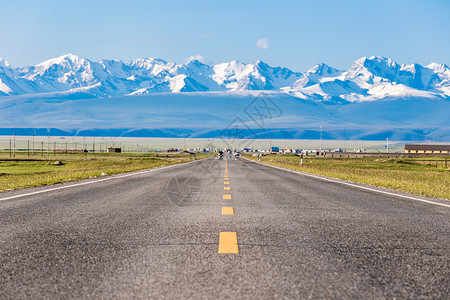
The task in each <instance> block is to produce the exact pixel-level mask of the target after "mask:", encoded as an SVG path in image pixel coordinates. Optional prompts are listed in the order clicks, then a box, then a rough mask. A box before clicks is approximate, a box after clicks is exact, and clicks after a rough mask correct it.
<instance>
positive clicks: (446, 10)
mask: <svg viewBox="0 0 450 300" xmlns="http://www.w3.org/2000/svg"><path fill="white" fill-rule="evenodd" d="M0 7H1V12H0V57H3V58H5V59H6V60H8V61H9V62H10V63H11V64H12V65H13V66H25V65H33V64H37V63H39V62H42V61H44V60H46V59H49V58H53V57H56V56H60V55H63V54H66V53H73V54H76V55H80V56H83V57H86V58H89V59H92V60H99V59H102V58H113V59H121V60H125V61H128V60H130V59H134V58H141V57H157V58H163V59H165V60H169V61H175V62H182V61H183V60H184V59H185V58H187V57H189V56H194V55H201V56H203V57H204V58H205V59H206V61H207V62H209V63H220V62H227V61H231V60H234V59H236V60H240V61H243V62H252V61H256V60H258V59H262V60H263V61H265V62H267V63H269V64H271V65H281V66H287V67H289V68H291V69H293V70H294V71H305V70H306V69H307V68H309V67H311V66H313V65H315V64H316V63H319V62H325V63H327V64H330V65H331V66H334V67H337V68H341V69H344V68H348V67H349V66H350V65H351V63H352V62H353V61H354V60H355V59H358V58H360V57H363V56H371V55H382V56H386V57H389V58H392V59H394V60H395V61H397V62H399V63H413V62H418V63H421V64H428V63H430V62H439V63H445V64H447V65H450V17H449V14H450V1H448V0H440V1H439V0H427V1H418V0H417V1H416V0H407V1H404V0H396V1H394V0H389V1H385V0H374V1H363V0H348V1H345V0H344V1H338V0H335V1H333V0H316V1H313V0H311V1H283V0H278V1H273V0H272V1H243V0H241V1H214V0H209V1H207V0H205V1H193V0H190V1H181V0H180V1H173V0H164V1H161V0H159V1H133V0H128V1H114V0H109V1H104V0H96V1H92V0H91V1H85V0H79V1H61V0H58V1H53V0H52V1H50V0H48V1H47V0H41V1H38V0H37V1H28V0H26V1H24V0H14V1H11V0H10V1H4V0H0ZM261 39H265V40H263V41H260V42H259V46H260V47H257V45H256V44H257V41H258V40H261Z"/></svg>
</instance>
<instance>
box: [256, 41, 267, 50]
mask: <svg viewBox="0 0 450 300" xmlns="http://www.w3.org/2000/svg"><path fill="white" fill-rule="evenodd" d="M256 47H258V48H260V49H269V47H270V44H269V40H268V39H260V40H257V41H256Z"/></svg>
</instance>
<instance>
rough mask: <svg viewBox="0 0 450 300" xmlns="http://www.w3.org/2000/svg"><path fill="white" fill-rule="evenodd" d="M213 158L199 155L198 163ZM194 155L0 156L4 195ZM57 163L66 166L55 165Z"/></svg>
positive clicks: (132, 169)
mask: <svg viewBox="0 0 450 300" xmlns="http://www.w3.org/2000/svg"><path fill="white" fill-rule="evenodd" d="M208 155H209V154H197V159H200V158H203V157H206V156H208ZM191 160H192V156H191V155H189V154H188V155H180V154H170V155H161V154H160V155H157V154H155V153H120V154H119V153H117V154H116V153H96V154H95V155H94V154H92V153H89V154H87V155H86V156H85V154H83V153H79V154H77V153H75V154H57V155H53V154H50V155H49V156H28V155H27V153H16V157H13V158H10V157H9V153H0V192H4V191H8V190H13V189H20V188H25V187H32V186H41V185H49V184H54V183H60V182H67V181H73V180H79V179H85V178H95V177H99V176H101V173H102V172H104V173H106V174H107V175H111V174H117V173H123V172H130V171H137V170H141V169H148V168H153V167H158V166H163V165H170V164H176V163H182V162H187V161H191ZM56 161H60V162H62V165H56V164H53V163H54V162H56Z"/></svg>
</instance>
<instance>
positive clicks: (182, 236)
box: [0, 159, 450, 299]
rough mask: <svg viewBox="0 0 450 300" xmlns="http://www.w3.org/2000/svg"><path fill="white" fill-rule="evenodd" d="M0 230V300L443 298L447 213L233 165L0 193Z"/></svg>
mask: <svg viewBox="0 0 450 300" xmlns="http://www.w3.org/2000/svg"><path fill="white" fill-rule="evenodd" d="M227 162H228V163H227ZM227 173H228V174H227ZM226 175H228V176H229V177H226ZM227 178H228V180H227ZM226 182H228V183H226ZM80 183H82V184H81V185H80ZM226 187H229V189H225V188H226ZM55 188H56V189H55ZM49 189H51V190H49ZM224 195H231V196H224ZM224 198H231V199H224ZM424 199H426V198H424ZM429 200H431V201H435V200H433V199H429ZM436 201H437V202H438V203H444V204H445V203H446V202H445V200H443V201H439V200H436ZM447 203H448V202H447ZM223 207H226V208H225V209H223V213H225V214H222V208H223ZM231 208H232V209H231ZM227 213H228V214H227ZM230 213H234V214H230ZM0 226H1V231H0V298H1V299H21V298H28V299H40V298H50V299H64V298H78V299H85V298H94V299H101V298H103V299H110V298H140V299H160V298H167V299H173V298H191V299H193V298H195V299H212V298H216V299H227V298H228V299H237V298H239V299H245V298H247V299H274V298H277V299H278V298H290V299H305V298H316V299H317V298H346V299H347V298H352V299H393V298H397V299H417V298H428V299H448V298H449V295H450V280H449V279H450V271H449V270H450V263H449V262H450V208H449V207H445V206H439V205H435V204H432V203H425V202H420V201H415V200H412V199H405V198H401V197H397V196H394V195H387V194H381V193H378V192H376V191H370V190H364V189H358V188H355V187H352V186H348V185H344V184H340V183H336V182H328V181H323V180H320V179H317V178H311V177H307V176H303V175H299V174H293V173H292V172H287V171H284V170H279V169H275V168H271V167H268V166H264V165H261V164H257V163H254V162H249V161H245V160H242V159H238V160H234V159H229V160H225V159H223V160H219V159H208V160H202V161H197V162H193V163H189V164H186V165H178V166H173V167H169V168H165V169H164V168H163V169H158V170H153V171H149V172H147V171H145V172H137V173H132V174H127V175H126V176H123V175H119V176H112V177H105V178H102V179H100V180H98V179H91V180H86V181H81V182H78V183H69V184H64V185H57V186H52V187H40V188H33V189H26V190H20V191H13V192H8V193H2V194H0ZM221 233H222V234H221ZM235 238H237V244H236V240H234V239H235ZM219 242H220V243H219ZM219 252H225V253H219ZM227 252H238V253H227Z"/></svg>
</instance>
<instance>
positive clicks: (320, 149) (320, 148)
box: [319, 126, 322, 152]
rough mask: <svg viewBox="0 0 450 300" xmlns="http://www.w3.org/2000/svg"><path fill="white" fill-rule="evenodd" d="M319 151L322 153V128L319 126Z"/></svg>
mask: <svg viewBox="0 0 450 300" xmlns="http://www.w3.org/2000/svg"><path fill="white" fill-rule="evenodd" d="M319 151H320V152H322V126H320V147H319Z"/></svg>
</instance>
